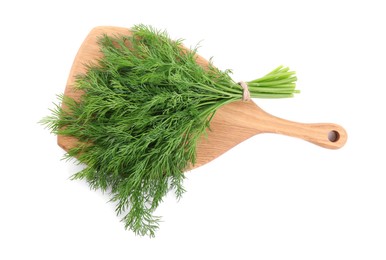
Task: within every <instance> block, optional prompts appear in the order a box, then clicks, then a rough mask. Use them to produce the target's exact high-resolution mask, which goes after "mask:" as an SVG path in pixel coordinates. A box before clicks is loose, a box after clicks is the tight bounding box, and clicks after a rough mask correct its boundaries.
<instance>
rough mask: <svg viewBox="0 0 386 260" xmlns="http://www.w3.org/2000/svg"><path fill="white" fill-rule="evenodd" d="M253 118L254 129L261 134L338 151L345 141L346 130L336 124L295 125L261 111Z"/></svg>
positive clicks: (295, 123)
mask: <svg viewBox="0 0 386 260" xmlns="http://www.w3.org/2000/svg"><path fill="white" fill-rule="evenodd" d="M255 116H256V120H255V122H256V125H255V128H256V129H258V130H259V131H260V132H263V133H276V134H283V135H287V136H292V137H297V138H301V139H303V140H306V141H308V142H311V143H313V144H316V145H319V146H321V147H324V148H328V149H339V148H341V147H343V146H344V145H345V143H346V141H347V132H346V130H345V129H344V128H343V127H342V126H340V125H337V124H332V123H315V124H304V123H297V122H293V121H289V120H285V119H282V118H279V117H276V116H273V115H271V114H269V113H267V112H265V111H264V110H262V109H260V112H258V113H256V114H255Z"/></svg>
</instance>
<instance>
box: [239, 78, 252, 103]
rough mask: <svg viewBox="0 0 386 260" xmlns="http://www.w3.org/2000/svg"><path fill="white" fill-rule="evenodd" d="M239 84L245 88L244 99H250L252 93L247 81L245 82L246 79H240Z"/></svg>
mask: <svg viewBox="0 0 386 260" xmlns="http://www.w3.org/2000/svg"><path fill="white" fill-rule="evenodd" d="M239 85H240V86H241V88H242V89H243V101H248V100H250V99H251V93H250V92H249V88H248V85H247V83H245V82H244V81H240V82H239Z"/></svg>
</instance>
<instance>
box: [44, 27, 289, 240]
mask: <svg viewBox="0 0 386 260" xmlns="http://www.w3.org/2000/svg"><path fill="white" fill-rule="evenodd" d="M131 32H132V33H131V34H128V35H126V36H125V35H120V36H116V37H108V36H103V37H101V38H100V39H99V46H100V50H101V52H102V53H103V58H101V59H100V60H99V61H98V62H97V64H94V65H89V67H88V71H87V73H86V74H84V75H79V76H78V78H77V80H76V83H75V86H74V87H75V88H76V89H78V90H80V91H83V93H84V94H83V95H82V96H81V99H80V100H79V101H76V100H73V99H71V98H69V97H66V96H61V98H60V102H62V103H63V106H62V107H61V106H59V105H57V106H56V108H55V109H54V110H52V115H51V116H49V117H46V118H44V119H43V120H42V122H43V123H44V124H45V125H46V126H48V127H49V128H50V129H51V131H52V132H53V133H55V134H57V135H64V136H71V137H75V138H76V139H77V140H78V141H79V142H78V145H77V146H76V147H75V148H72V149H70V150H69V151H68V153H67V154H66V157H68V158H73V157H75V158H77V159H78V160H79V162H81V163H84V164H85V165H86V167H85V168H84V169H83V170H81V171H80V172H78V173H76V174H75V175H74V176H73V179H85V180H86V181H87V182H88V183H89V184H90V186H91V187H92V188H93V189H100V190H102V191H108V192H109V193H110V194H111V201H113V202H115V203H116V212H117V214H123V216H124V217H123V219H122V220H123V222H124V224H125V227H126V228H127V229H131V230H133V231H134V232H135V233H136V234H139V235H149V236H154V232H155V230H156V229H157V228H158V225H159V220H160V219H159V217H157V216H153V212H154V210H155V209H156V208H157V206H158V205H159V203H160V202H161V201H162V199H163V197H164V196H165V195H166V193H167V192H168V191H170V190H174V192H175V194H176V196H177V198H180V197H181V195H182V194H183V193H184V188H183V185H182V183H183V180H184V174H183V172H184V171H185V170H186V169H187V167H188V166H189V165H194V163H195V159H196V146H197V142H198V140H199V138H200V137H201V135H202V134H203V133H204V132H205V131H206V129H207V128H208V127H209V124H210V121H211V118H212V117H213V115H214V113H215V112H216V110H217V109H218V108H219V107H221V106H223V105H225V104H227V103H230V102H233V101H236V100H241V99H242V98H243V91H242V89H241V87H240V85H239V84H237V83H236V82H234V81H233V80H232V79H231V78H230V76H229V74H230V72H229V71H225V72H222V71H220V70H218V69H217V68H215V67H214V66H213V65H212V64H211V63H209V65H208V67H205V68H203V67H202V66H200V65H198V64H197V63H196V49H195V50H189V51H187V50H186V49H184V48H183V46H182V41H180V40H178V41H173V40H171V39H169V37H168V35H167V33H166V32H160V31H157V30H155V29H153V28H151V27H148V26H144V25H138V26H134V27H133V28H132V29H131ZM295 81H296V77H295V76H294V72H290V71H289V69H288V68H284V67H278V68H277V69H275V70H273V71H272V72H271V73H269V74H267V75H266V76H264V77H262V78H260V79H256V80H253V81H250V82H247V84H248V86H249V90H250V93H251V97H252V98H259V97H260V98H282V97H290V96H292V95H293V93H295V92H296V90H295Z"/></svg>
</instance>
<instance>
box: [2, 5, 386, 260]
mask: <svg viewBox="0 0 386 260" xmlns="http://www.w3.org/2000/svg"><path fill="white" fill-rule="evenodd" d="M213 2H215V1H208V0H207V1H198V0H195V1H186V2H184V1H165V0H164V1H113V0H109V1H73V2H71V1H60V2H59V1H39V0H36V1H16V0H15V1H2V2H1V3H0V29H1V30H0V33H1V36H0V37H1V38H0V75H1V83H0V84H1V92H0V98H1V101H0V115H1V127H0V131H1V132H0V133H1V135H0V136H1V138H2V140H1V150H0V151H1V157H0V158H1V159H0V160H1V164H0V173H1V175H0V178H1V179H0V185H1V188H0V259H224V258H225V257H226V258H227V259H228V258H229V259H297V260H301V259H330V260H332V259H339V260H342V259H350V260H353V259H372V260H376V259H386V176H385V175H386V166H385V161H384V160H385V158H384V157H385V150H384V149H385V146H386V139H385V133H386V127H385V124H384V118H385V112H386V105H385V101H384V100H385V95H384V93H385V88H386V85H385V79H384V78H385V76H386V67H385V61H386V50H385V48H386V40H385V33H386V30H385V29H386V27H385V26H386V15H385V13H386V12H385V11H386V9H385V7H383V5H382V1H369V0H366V1H295V0H294V1H241V0H238V1H218V2H216V3H213ZM137 23H144V24H150V25H153V26H155V27H157V28H160V29H167V30H168V32H169V34H170V35H171V37H172V38H185V39H186V41H185V44H186V45H187V46H192V45H195V44H196V43H198V42H199V41H201V40H203V41H202V42H201V45H202V48H201V49H200V51H199V53H200V54H201V55H202V56H204V57H206V58H209V57H211V56H214V63H215V65H216V66H218V67H219V68H221V69H227V68H231V69H233V71H234V79H235V80H250V79H253V78H256V77H258V76H262V75H263V74H265V73H266V72H268V71H269V70H271V69H273V68H274V67H276V66H277V65H280V64H284V65H288V66H290V67H291V68H292V69H294V70H296V71H297V74H298V78H299V80H298V88H299V89H301V91H302V93H301V94H300V95H297V96H296V98H294V99H290V100H255V101H256V102H257V103H258V104H259V105H260V106H261V107H262V108H263V109H265V110H266V111H268V112H270V113H272V114H274V115H277V116H279V117H283V118H286V119H290V120H294V121H299V122H334V123H338V124H341V125H342V126H344V127H345V128H346V130H347V132H348V134H349V139H348V143H347V144H346V146H345V147H344V148H342V149H340V150H336V151H334V150H327V149H323V148H320V147H318V146H316V145H313V144H310V143H307V142H305V141H302V140H298V139H295V138H290V137H286V136H279V135H273V134H264V135H259V136H256V137H254V138H252V139H250V140H248V141H246V142H244V143H242V144H241V145H239V146H238V147H236V148H235V149H233V150H231V151H229V152H228V153H227V154H225V155H224V156H222V157H220V158H218V159H217V160H215V161H213V162H212V163H210V164H208V165H206V166H203V167H201V168H199V169H197V170H194V171H192V172H190V173H187V180H186V182H185V186H186V189H187V191H188V192H187V193H186V194H185V196H184V197H183V199H182V200H181V201H180V202H176V201H175V199H174V196H172V195H170V196H168V197H167V198H166V199H165V202H164V203H163V204H162V205H161V206H160V207H159V209H158V210H157V212H156V213H157V214H159V215H161V216H163V220H164V222H163V223H162V224H161V229H160V230H159V231H158V232H157V234H156V238H154V239H149V238H147V237H145V238H142V237H137V236H135V235H133V234H132V233H131V232H129V231H125V230H124V228H123V224H122V223H121V222H120V221H119V218H118V217H117V216H115V213H114V206H113V205H112V204H111V203H107V201H108V196H107V195H103V194H101V193H98V192H94V191H90V190H89V188H88V186H87V184H86V183H83V182H80V181H70V180H69V177H70V176H71V175H72V174H74V173H75V171H76V169H77V168H76V166H74V164H73V163H71V162H65V161H61V160H60V159H61V157H62V156H63V151H62V150H61V149H60V148H59V147H58V146H57V145H56V137H55V136H53V135H50V134H49V132H48V131H47V130H45V129H43V127H42V126H40V125H38V124H37V122H38V121H39V120H40V119H41V118H42V117H43V116H45V115H48V113H49V111H48V108H49V107H52V102H53V101H55V100H56V96H55V95H56V94H59V93H61V92H63V90H64V86H65V83H66V80H67V76H68V72H69V70H70V67H71V64H72V61H73V59H74V57H75V55H76V52H77V50H78V48H79V46H80V44H81V43H82V41H83V39H84V38H85V37H86V35H87V34H88V32H89V31H90V30H91V29H92V28H93V27H94V26H100V25H113V26H122V27H130V26H132V25H133V24H137Z"/></svg>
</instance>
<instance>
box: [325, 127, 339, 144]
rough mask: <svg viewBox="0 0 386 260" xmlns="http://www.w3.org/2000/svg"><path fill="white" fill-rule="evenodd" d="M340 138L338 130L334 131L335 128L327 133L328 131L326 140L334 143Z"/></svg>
mask: <svg viewBox="0 0 386 260" xmlns="http://www.w3.org/2000/svg"><path fill="white" fill-rule="evenodd" d="M339 138H340V134H339V132H338V131H335V130H331V131H330V132H329V133H328V140H329V141H330V142H332V143H335V142H337V141H338V140H339Z"/></svg>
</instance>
